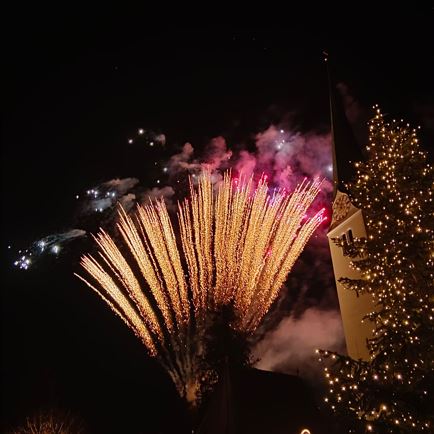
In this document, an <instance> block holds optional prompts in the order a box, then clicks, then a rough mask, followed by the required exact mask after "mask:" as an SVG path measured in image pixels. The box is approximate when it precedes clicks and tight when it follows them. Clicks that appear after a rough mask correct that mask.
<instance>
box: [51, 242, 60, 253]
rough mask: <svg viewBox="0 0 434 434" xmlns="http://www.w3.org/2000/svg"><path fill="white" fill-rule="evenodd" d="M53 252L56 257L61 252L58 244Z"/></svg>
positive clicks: (53, 248) (52, 249)
mask: <svg viewBox="0 0 434 434" xmlns="http://www.w3.org/2000/svg"><path fill="white" fill-rule="evenodd" d="M51 251H52V252H53V253H54V254H55V255H57V254H58V253H59V251H60V247H59V246H58V245H57V244H55V245H54V246H53V247H52V248H51Z"/></svg>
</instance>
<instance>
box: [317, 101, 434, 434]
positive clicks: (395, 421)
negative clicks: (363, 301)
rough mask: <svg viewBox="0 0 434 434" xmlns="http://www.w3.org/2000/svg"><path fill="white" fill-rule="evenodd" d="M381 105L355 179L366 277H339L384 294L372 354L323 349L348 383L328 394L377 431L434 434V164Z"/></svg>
mask: <svg viewBox="0 0 434 434" xmlns="http://www.w3.org/2000/svg"><path fill="white" fill-rule="evenodd" d="M374 110H375V116H374V118H373V119H372V120H371V121H370V122H369V124H368V129H369V143H368V146H367V147H366V150H367V153H368V157H369V158H368V160H367V162H366V163H361V162H359V163H356V164H355V169H356V173H357V176H356V180H355V181H354V182H353V183H352V184H350V185H349V190H350V194H351V198H352V202H353V204H354V205H355V206H356V207H358V208H359V209H362V210H363V213H364V219H365V224H366V229H367V233H368V236H367V239H366V240H365V239H363V240H362V239H355V240H354V243H353V245H352V249H353V251H352V253H353V254H354V256H353V258H357V257H359V258H360V257H363V260H361V261H360V260H357V259H353V262H352V266H353V267H355V268H357V269H358V270H359V271H360V272H361V275H362V279H360V280H351V279H347V278H344V277H343V278H342V279H341V282H342V283H343V284H344V286H346V287H347V288H348V289H350V290H355V291H358V292H359V293H363V292H369V293H371V294H372V296H373V298H374V300H376V302H377V309H376V310H375V311H374V312H371V313H370V314H369V315H367V317H366V318H365V319H364V320H365V321H368V320H370V321H371V322H372V325H373V339H372V340H370V341H369V342H368V349H369V350H370V354H371V359H370V360H369V361H367V362H365V361H356V360H352V359H350V358H349V357H346V356H342V355H339V354H336V353H333V352H327V351H319V352H318V353H317V354H318V355H319V358H320V359H321V360H324V359H325V360H330V362H331V363H332V365H331V366H330V367H329V368H328V370H327V371H324V375H325V379H326V380H327V383H329V381H330V378H333V381H334V382H336V378H337V379H338V381H339V383H340V384H341V387H340V388H339V390H338V389H337V388H334V389H333V388H332V390H333V391H330V390H329V393H328V395H327V398H326V399H325V402H327V403H328V404H329V405H330V407H331V408H332V410H334V411H337V412H342V413H345V414H346V415H347V416H348V414H351V415H352V416H353V418H354V421H355V424H363V425H362V428H361V429H362V430H366V431H369V432H370V431H372V432H415V431H416V430H417V432H419V431H422V432H431V431H432V428H433V427H432V426H431V425H430V422H429V420H428V418H427V414H426V411H425V412H424V410H423V409H424V408H427V409H428V408H430V405H432V403H431V402H430V397H431V396H432V393H433V390H432V385H431V386H430V387H431V389H429V388H428V387H427V385H426V379H427V378H429V376H430V375H431V373H432V371H433V370H434V360H433V357H431V355H432V352H431V350H430V348H429V346H430V340H429V339H430V336H432V335H433V333H434V327H433V312H434V298H433V297H432V294H433V291H434V283H433V282H434V262H433V260H434V255H433V252H434V242H433V240H434V233H433V232H434V230H433V225H432V219H433V216H434V203H433V191H434V176H433V169H432V166H431V165H430V164H429V163H428V162H427V156H426V153H424V152H423V151H422V150H421V149H420V148H419V144H418V138H417V136H416V135H417V133H416V129H411V128H410V127H409V125H408V124H404V123H403V121H402V120H401V122H397V121H392V123H387V122H386V121H385V119H384V117H383V115H382V113H381V110H380V109H379V108H378V106H374ZM363 255H364V256H363ZM428 384H430V383H428ZM377 396H378V399H379V398H380V396H381V398H382V400H381V401H377ZM403 397H405V398H404V399H403ZM386 398H387V399H386ZM415 402H417V403H418V405H419V406H420V408H421V409H422V410H418V409H417V408H416V407H415V405H414V403H415ZM384 427H386V428H384ZM430 430H431V431H430Z"/></svg>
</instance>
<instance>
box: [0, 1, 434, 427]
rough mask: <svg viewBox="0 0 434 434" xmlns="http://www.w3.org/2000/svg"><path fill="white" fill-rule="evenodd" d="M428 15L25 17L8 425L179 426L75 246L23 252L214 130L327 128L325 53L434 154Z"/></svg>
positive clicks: (10, 179)
mask: <svg viewBox="0 0 434 434" xmlns="http://www.w3.org/2000/svg"><path fill="white" fill-rule="evenodd" d="M433 15H434V14H433V9H430V8H427V9H426V10H423V9H421V10H419V11H413V12H412V11H409V10H406V11H402V12H401V13H399V14H395V15H393V16H389V17H388V18H387V19H385V21H384V20H383V19H382V20H380V19H372V21H370V22H367V21H365V22H363V23H360V24H357V25H356V24H355V23H353V22H351V20H350V18H347V19H345V20H342V21H339V20H335V21H330V22H325V21H324V22H322V23H320V24H315V23H314V22H313V21H310V20H307V19H306V20H305V21H303V20H300V21H303V22H298V23H297V24H290V23H288V26H287V27H288V30H286V29H285V28H284V27H280V29H281V30H275V29H268V30H267V29H262V30H258V29H253V28H251V29H244V30H240V29H239V30H228V29H223V28H214V29H205V28H203V29H192V30H190V31H187V30H185V29H183V30H181V29H178V30H177V29H171V28H170V27H167V28H166V27H165V26H163V25H162V26H161V27H160V28H155V29H152V30H150V29H149V28H146V25H145V22H142V21H141V20H138V19H137V20H132V21H127V20H119V22H118V21H116V20H108V21H106V22H105V23H104V24H103V25H96V24H95V22H93V21H92V20H89V22H86V21H85V20H82V21H80V22H78V21H72V20H70V21H66V20H62V19H58V20H53V21H51V20H46V21H47V22H41V21H38V22H36V21H33V20H32V19H31V18H30V17H27V19H23V20H19V22H17V25H16V26H15V31H13V32H12V31H11V32H10V33H9V34H8V40H7V47H6V53H5V56H4V58H3V60H6V62H4V64H5V68H6V72H7V74H6V79H4V81H3V83H4V90H3V95H5V96H4V97H3V98H2V100H3V103H4V104H3V119H2V121H3V122H2V126H3V127H2V131H1V134H2V205H3V206H2V226H1V228H2V244H1V252H2V280H3V282H2V289H1V291H2V400H3V401H2V413H3V417H2V424H3V425H2V429H3V430H4V429H5V428H7V427H11V426H14V425H15V424H17V423H20V422H21V421H22V420H23V418H25V416H27V415H29V414H31V413H32V412H33V411H35V410H37V409H38V408H40V407H44V406H47V407H50V406H51V407H52V406H57V407H61V408H67V409H70V410H71V411H72V412H73V413H74V414H76V415H78V417H80V418H82V419H83V420H84V421H85V423H86V424H87V426H88V428H89V430H90V432H95V433H97V432H101V433H111V432H113V433H121V432H122V433H138V432H170V426H171V424H172V423H173V421H174V420H176V421H177V423H178V421H179V420H181V419H182V416H181V415H182V414H183V413H182V410H183V409H182V404H181V403H179V402H178V400H177V397H176V393H175V390H174V388H173V387H172V385H171V383H170V381H169V380H168V379H167V378H166V376H165V374H164V372H163V371H162V370H161V369H160V367H159V366H158V365H157V363H156V362H155V361H153V360H150V359H149V358H147V357H146V355H145V351H144V349H143V348H142V346H141V345H140V343H139V341H138V340H136V338H135V337H134V336H133V334H132V333H131V332H130V331H129V330H128V329H127V328H126V327H124V326H123V325H122V324H121V322H120V321H119V320H118V319H117V318H116V317H115V316H114V315H113V314H112V313H111V312H110V311H109V309H107V307H106V306H105V305H104V304H103V303H102V302H101V301H100V300H99V299H97V298H96V296H94V295H93V294H92V293H91V292H90V291H89V290H88V289H87V288H85V287H84V286H83V285H82V284H81V283H80V282H79V281H78V280H77V279H76V278H75V277H74V276H73V272H74V271H77V262H76V261H77V257H78V256H79V254H80V253H83V251H82V250H80V243H79V242H78V246H76V247H75V248H74V249H72V248H71V251H66V252H64V254H62V255H61V256H59V257H58V258H56V257H53V258H49V259H47V260H45V261H43V262H41V263H40V264H38V266H37V267H35V268H34V269H31V270H27V271H24V270H23V271H21V270H17V269H16V268H15V267H14V266H13V261H14V260H15V257H16V256H17V251H18V250H19V249H22V248H25V247H27V246H28V245H29V244H30V243H31V242H33V241H34V240H37V239H39V238H41V237H43V236H45V235H47V234H50V233H55V232H62V231H67V230H69V229H71V228H73V227H77V224H78V222H79V218H80V217H79V216H78V215H77V211H76V206H77V203H76V200H75V196H76V194H80V195H81V194H82V193H83V192H84V191H85V190H86V189H88V188H89V187H92V186H95V185H98V184H100V183H102V182H104V181H107V180H110V179H113V178H118V177H119V178H123V177H136V178H138V179H139V181H140V184H141V185H143V186H144V187H145V188H152V187H156V179H157V178H160V175H159V172H158V170H159V168H160V166H161V164H162V163H161V162H163V161H165V160H167V159H168V158H169V157H170V156H171V155H173V154H174V153H177V152H179V151H180V149H181V147H182V145H183V144H184V143H185V142H190V143H192V144H193V145H194V147H195V149H196V150H198V151H199V152H200V151H206V149H205V148H206V145H207V143H209V142H210V140H211V139H212V138H213V137H216V136H223V137H225V139H226V141H227V143H228V145H229V146H230V147H232V148H233V149H237V147H238V148H240V147H242V146H249V140H251V138H252V134H254V133H256V132H258V131H262V130H264V129H266V128H268V127H269V126H270V124H272V123H279V122H280V121H282V119H284V118H285V117H287V116H288V113H289V114H290V116H291V119H292V122H293V123H295V124H296V125H297V127H298V128H299V130H300V131H302V132H310V131H315V132H316V133H318V134H327V132H328V130H329V111H328V110H329V106H328V89H327V80H326V73H325V66H324V62H323V61H322V51H323V50H324V49H327V50H328V51H329V52H330V53H331V55H332V56H333V59H334V69H335V76H336V79H337V80H338V81H340V82H343V83H345V84H346V86H347V87H348V89H349V90H350V92H351V95H352V96H353V98H354V100H355V101H357V105H358V107H360V112H363V113H365V112H367V113H369V108H370V107H371V106H372V105H373V104H375V103H378V104H380V106H381V107H382V108H383V111H384V112H385V113H390V114H391V116H393V117H396V118H401V117H405V119H407V120H408V121H409V122H411V123H412V124H413V125H421V127H422V133H421V142H422V146H424V147H425V149H426V150H428V152H429V153H430V156H431V159H432V156H433V154H434V152H433V150H434V84H433V81H434V80H433V77H434V69H433V55H434V34H433V29H434V22H433ZM355 127H358V128H360V125H359V126H357V125H356V126H355ZM138 128H144V129H146V130H148V129H150V130H152V131H155V132H156V133H164V134H165V136H166V139H167V144H166V145H165V146H159V147H157V146H155V147H152V148H150V147H149V146H142V145H141V143H142V142H140V141H135V143H134V144H132V145H130V144H128V142H127V140H128V138H130V137H133V136H134V137H136V136H137V130H138ZM155 161H157V162H158V167H157V169H156V167H155V165H154V162H155ZM162 179H163V178H162ZM92 218H93V217H92ZM92 218H89V221H88V222H87V223H88V227H92V228H93V227H95V229H96V228H97V226H98V221H97V220H95V221H92ZM78 227H79V226H78ZM8 245H11V248H10V249H8ZM305 260H306V258H305ZM310 291H311V292H312V294H316V293H319V292H320V291H321V288H317V287H316V288H315V287H314V288H310ZM313 298H314V299H315V297H313ZM328 303H329V304H330V307H331V308H333V307H336V298H333V297H332V299H331V300H329V301H328ZM169 414H170V417H169V416H168V415H169ZM144 421H146V422H145V423H144ZM144 425H146V427H144ZM181 425H182V423H181ZM179 432H181V429H179Z"/></svg>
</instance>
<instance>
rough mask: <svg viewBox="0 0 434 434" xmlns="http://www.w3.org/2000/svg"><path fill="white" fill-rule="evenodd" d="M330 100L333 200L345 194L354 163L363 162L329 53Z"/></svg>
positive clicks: (327, 60)
mask: <svg viewBox="0 0 434 434" xmlns="http://www.w3.org/2000/svg"><path fill="white" fill-rule="evenodd" d="M324 54H325V61H326V64H327V77H328V86H329V99H330V124H331V136H332V151H333V198H335V197H336V192H337V190H340V191H342V192H345V191H346V189H345V184H346V183H347V182H349V181H351V180H352V179H353V178H354V175H355V169H354V163H355V162H356V161H361V160H363V155H362V152H361V150H360V147H359V145H358V143H357V141H356V139H355V137H354V133H353V130H352V128H351V126H350V124H349V122H348V119H347V117H346V115H345V110H344V107H343V103H342V97H341V96H340V95H339V93H338V91H337V88H336V83H335V81H334V80H333V76H332V73H331V65H330V60H329V56H328V53H326V52H324Z"/></svg>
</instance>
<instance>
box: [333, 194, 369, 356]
mask: <svg viewBox="0 0 434 434" xmlns="http://www.w3.org/2000/svg"><path fill="white" fill-rule="evenodd" d="M336 203H338V204H339V206H338V207H336V206H334V212H333V218H332V224H331V226H330V229H329V232H328V234H327V236H328V239H329V246H330V252H331V257H332V262H333V271H334V275H335V280H336V288H337V293H338V299H339V306H340V310H341V316H342V323H343V327H344V333H345V341H346V345H347V352H348V355H349V356H350V357H352V358H353V359H363V360H368V359H369V352H368V349H367V346H366V339H368V338H371V337H372V329H373V324H372V323H371V322H370V321H369V320H365V321H364V322H363V323H362V322H361V321H362V318H363V317H364V316H365V315H366V314H368V313H369V312H372V311H373V310H374V303H373V301H372V297H371V295H370V294H363V295H359V294H356V292H355V291H351V290H348V289H346V288H344V287H343V285H342V284H341V283H339V282H338V280H339V279H340V278H341V277H348V278H350V279H358V278H360V273H359V272H357V271H356V270H354V269H353V268H351V266H350V262H351V259H350V258H349V257H348V256H345V255H344V249H343V248H342V247H339V246H337V245H336V244H335V242H334V241H333V240H332V239H333V238H340V237H342V236H345V237H346V240H347V242H348V243H350V242H351V237H354V238H363V237H366V229H365V224H364V221H363V213H362V211H361V210H360V209H358V208H356V207H354V206H353V205H352V204H351V203H350V202H349V198H348V196H347V195H346V194H345V193H341V192H339V191H338V193H337V195H336V198H335V201H334V205H335V204H336ZM350 231H351V232H350Z"/></svg>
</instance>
